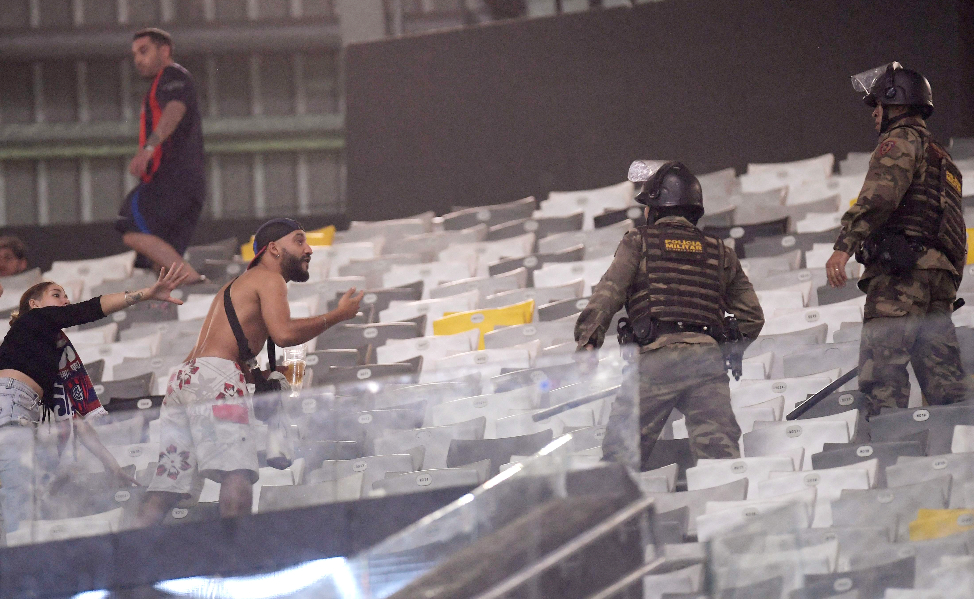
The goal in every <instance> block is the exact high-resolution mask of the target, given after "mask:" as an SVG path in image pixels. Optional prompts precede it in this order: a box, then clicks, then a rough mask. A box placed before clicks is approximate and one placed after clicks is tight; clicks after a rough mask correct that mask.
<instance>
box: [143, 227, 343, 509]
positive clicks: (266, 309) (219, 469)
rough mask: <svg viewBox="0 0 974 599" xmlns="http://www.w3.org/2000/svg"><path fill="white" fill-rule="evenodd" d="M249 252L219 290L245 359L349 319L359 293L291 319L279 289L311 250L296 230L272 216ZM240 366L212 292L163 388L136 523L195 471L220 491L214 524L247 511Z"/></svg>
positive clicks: (253, 455) (251, 443)
mask: <svg viewBox="0 0 974 599" xmlns="http://www.w3.org/2000/svg"><path fill="white" fill-rule="evenodd" d="M254 253H255V256H254V259H253V261H252V262H251V263H250V265H249V266H248V267H247V272H245V273H244V274H242V275H240V277H239V278H237V279H235V280H234V281H232V282H231V283H228V285H233V287H232V288H231V291H230V299H231V300H232V302H233V307H234V311H235V312H236V313H237V317H238V318H239V320H240V326H241V328H242V329H243V332H244V335H245V336H246V337H247V341H248V344H249V345H250V350H251V352H253V354H255V355H256V354H257V353H258V352H259V351H260V350H261V348H262V347H263V346H264V344H265V342H266V341H267V337H268V336H270V337H271V339H273V340H274V343H275V344H277V345H280V346H282V347H288V346H292V345H298V344H301V343H304V342H306V341H309V340H311V339H313V338H314V337H317V336H318V335H320V334H321V333H322V332H323V331H325V330H326V329H328V328H329V327H331V326H334V325H336V324H338V323H339V322H342V321H344V320H348V319H350V318H353V317H354V316H355V315H356V314H357V313H358V309H359V301H360V300H361V299H362V294H361V293H359V294H357V295H356V293H355V289H354V288H352V289H350V290H348V291H347V292H346V293H345V295H344V296H342V298H341V300H340V301H339V302H338V307H337V308H336V309H335V310H333V311H331V312H328V313H327V314H322V315H319V316H312V317H310V318H291V311H290V308H289V307H288V302H287V285H286V283H287V281H298V282H304V281H307V280H308V276H309V275H308V264H309V262H310V261H311V247H310V246H309V245H308V242H307V239H306V237H305V233H304V231H303V230H302V228H301V225H299V224H298V223H297V222H295V221H293V220H291V219H285V218H279V219H274V220H271V221H268V222H267V223H264V224H263V225H262V226H261V227H260V229H258V230H257V234H256V235H255V236H254ZM243 360H244V357H243V356H240V355H239V350H238V348H237V341H236V339H235V338H234V336H233V331H232V330H231V328H230V324H229V322H228V321H227V314H226V311H225V310H224V308H223V289H221V290H220V291H219V293H217V294H216V297H215V298H214V300H213V304H212V305H211V306H210V311H209V313H208V314H207V315H206V319H205V320H204V321H203V327H202V330H201V331H200V336H199V339H198V340H197V342H196V347H194V348H193V351H192V352H191V353H190V355H189V356H188V357H187V358H186V361H185V362H184V363H183V364H182V365H181V366H180V368H179V370H177V371H176V373H175V374H173V376H172V378H170V380H169V386H168V388H167V390H166V398H165V400H164V401H163V402H162V408H161V411H160V414H159V423H160V451H159V462H158V467H157V468H156V471H155V475H154V476H153V478H152V483H151V484H150V485H149V489H148V491H147V492H146V496H145V499H144V501H143V502H142V505H141V506H139V518H138V524H139V525H142V526H145V525H149V524H154V523H158V522H160V521H161V520H162V519H163V518H164V517H165V515H166V513H167V512H169V510H171V509H172V508H173V507H175V505H176V504H177V503H178V502H179V501H180V500H181V499H183V498H185V497H188V496H189V493H190V488H191V486H192V483H193V478H194V476H195V474H196V472H199V475H201V476H204V477H206V478H209V479H212V480H214V481H216V482H218V483H220V515H221V516H223V517H230V516H239V515H242V514H249V513H250V510H251V504H252V499H251V497H252V495H251V493H252V489H253V484H254V483H255V482H256V481H257V467H258V466H257V445H256V433H255V431H254V429H253V427H252V426H251V422H252V421H253V419H254V411H253V404H252V401H251V399H250V396H249V394H248V393H247V386H246V381H245V379H244V371H243V370H242V369H241V367H240V366H239V364H240V363H241V362H243Z"/></svg>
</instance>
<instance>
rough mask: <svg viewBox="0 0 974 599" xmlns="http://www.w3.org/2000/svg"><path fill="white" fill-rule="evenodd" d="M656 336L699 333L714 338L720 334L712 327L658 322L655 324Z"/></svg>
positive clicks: (686, 323)
mask: <svg viewBox="0 0 974 599" xmlns="http://www.w3.org/2000/svg"><path fill="white" fill-rule="evenodd" d="M656 331H657V333H658V335H672V334H673V333H700V334H701V335H709V336H711V337H714V338H716V336H717V335H719V334H720V332H719V331H717V330H716V329H715V328H714V327H712V326H708V325H702V324H691V323H688V322H672V321H666V320H664V321H659V322H657V324H656Z"/></svg>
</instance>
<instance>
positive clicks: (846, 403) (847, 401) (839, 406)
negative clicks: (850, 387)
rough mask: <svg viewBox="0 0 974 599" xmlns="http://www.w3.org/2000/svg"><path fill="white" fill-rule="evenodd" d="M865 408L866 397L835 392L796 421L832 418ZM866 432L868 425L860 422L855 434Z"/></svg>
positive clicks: (858, 392)
mask: <svg viewBox="0 0 974 599" xmlns="http://www.w3.org/2000/svg"><path fill="white" fill-rule="evenodd" d="M865 408H866V396H865V395H864V394H863V393H861V392H860V391H835V392H833V393H830V394H828V395H827V396H825V398H823V399H821V400H819V402H818V403H817V404H815V405H814V406H812V407H811V408H810V409H809V410H808V411H807V412H805V413H804V414H802V415H801V416H800V417H799V418H798V419H799V420H803V419H808V418H818V417H820V416H833V415H835V414H841V413H842V412H846V411H848V410H864V409H865ZM863 430H866V431H868V424H867V423H865V422H863V421H861V420H860V422H859V425H858V426H857V427H856V432H857V433H860V432H861V431H863Z"/></svg>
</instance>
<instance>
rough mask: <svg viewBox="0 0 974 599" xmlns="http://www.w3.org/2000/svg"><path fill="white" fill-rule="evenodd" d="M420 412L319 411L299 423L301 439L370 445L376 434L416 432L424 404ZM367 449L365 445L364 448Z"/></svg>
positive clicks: (420, 421)
mask: <svg viewBox="0 0 974 599" xmlns="http://www.w3.org/2000/svg"><path fill="white" fill-rule="evenodd" d="M417 407H418V408H419V409H418V411H417V410H413V409H396V408H394V409H389V410H367V411H362V412H356V411H344V410H327V409H325V410H321V411H318V412H315V413H313V414H309V415H308V417H307V418H303V419H299V420H298V429H299V433H300V435H301V438H302V439H315V440H329V441H356V442H359V443H366V444H368V443H370V442H371V440H372V439H374V438H375V436H376V435H377V434H381V433H384V432H386V431H390V430H409V429H416V428H419V427H420V426H422V425H423V407H425V406H424V404H423V402H420V404H419V405H418V406H417ZM367 446H368V445H367Z"/></svg>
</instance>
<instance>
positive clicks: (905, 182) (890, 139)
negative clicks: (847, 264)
mask: <svg viewBox="0 0 974 599" xmlns="http://www.w3.org/2000/svg"><path fill="white" fill-rule="evenodd" d="M929 135H930V134H929V132H928V131H927V129H926V125H925V124H924V122H923V119H921V118H919V117H907V118H904V119H902V120H901V121H899V122H898V123H897V124H896V125H895V126H894V127H893V128H892V129H890V130H889V131H888V132H886V133H885V134H884V135H882V136H881V137H880V139H879V144H878V146H877V148H876V150H874V151H873V155H872V158H871V159H870V161H869V171H868V173H867V174H866V180H865V183H864V184H863V187H862V191H860V193H859V199H858V200H857V201H856V203H855V205H853V206H852V207H851V208H850V209H849V211H848V212H846V214H845V215H844V216H843V217H842V231H841V232H840V234H839V238H838V241H836V243H835V249H836V250H840V251H842V252H845V253H847V254H853V253H855V252H856V250H858V249H859V248H860V246H861V245H862V243H863V241H865V240H866V239H867V238H868V237H869V236H870V235H871V234H873V233H874V232H876V231H877V230H878V229H879V228H881V227H886V228H897V227H896V226H897V225H898V224H899V223H898V222H897V221H899V220H900V216H899V212H898V211H897V209H898V208H899V207H900V206H901V202H902V200H903V199H904V197H905V196H907V195H908V192H910V191H911V190H916V189H921V190H922V189H923V188H922V187H918V186H923V185H926V184H927V182H926V181H925V180H924V179H925V177H927V176H928V173H929V172H930V169H931V168H932V169H934V171H933V172H935V173H939V169H940V166H939V165H937V164H929V163H928V162H929V161H930V159H929V154H928V147H927V145H928V144H929V143H930V141H929ZM948 160H949V158H948ZM946 181H947V183H946V184H947V185H952V186H954V191H956V193H957V195H958V196H959V195H960V180H959V178H958V177H953V176H950V175H948V176H947V178H946ZM911 201H912V200H911ZM908 233H909V232H908ZM962 265H963V261H962V260H960V261H958V260H955V261H954V262H952V261H951V260H950V259H949V258H948V256H947V255H945V253H944V252H942V251H940V249H934V248H932V247H925V248H924V249H923V251H921V252H920V254H919V258H918V261H917V264H916V267H915V268H914V270H913V271H912V272H910V273H908V274H906V275H904V276H891V275H889V274H885V273H884V272H883V270H882V267H881V266H880V265H879V264H870V265H869V266H868V267H867V268H866V269H865V272H864V273H863V275H862V277H861V278H860V280H859V287H860V288H861V289H862V290H863V291H865V292H866V305H865V309H864V314H863V316H864V318H863V321H864V322H863V330H862V340H861V341H860V350H859V367H860V372H859V389H860V391H862V392H863V393H864V394H865V395H866V396H867V397H868V402H869V413H870V415H873V414H878V413H879V411H880V409H881V408H884V407H890V408H894V407H901V408H905V407H907V403H908V401H909V397H910V381H909V376H908V375H907V370H906V366H907V364H908V363H910V362H912V363H913V370H914V372H915V373H916V376H917V380H918V381H919V383H920V388H921V389H922V390H923V394H924V397H925V398H926V401H927V403H929V404H933V405H939V404H946V403H952V402H956V401H961V400H962V399H963V398H964V392H965V385H964V380H963V379H964V373H963V369H962V367H961V360H960V347H959V345H958V343H957V335H956V333H955V331H954V325H953V323H952V322H951V319H950V314H951V310H952V304H953V302H954V299H955V298H956V292H957V287H958V285H959V284H960V279H961V276H962V274H963V266H962Z"/></svg>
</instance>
